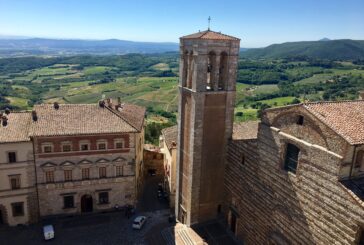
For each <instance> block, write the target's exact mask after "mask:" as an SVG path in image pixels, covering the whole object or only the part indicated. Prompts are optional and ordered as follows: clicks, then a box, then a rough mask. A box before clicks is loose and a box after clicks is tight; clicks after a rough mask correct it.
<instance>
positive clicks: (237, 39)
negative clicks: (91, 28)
mask: <svg viewBox="0 0 364 245" xmlns="http://www.w3.org/2000/svg"><path fill="white" fill-rule="evenodd" d="M207 32H214V33H217V34H220V35H223V36H226V37H229V38H231V39H230V40H226V39H218V38H208V39H207V40H219V41H240V40H241V39H240V38H238V37H234V36H230V35H227V34H224V33H221V32H217V31H212V30H210V29H207V30H205V31H199V32H196V33H192V34H189V35H185V36H182V37H180V38H179V39H180V40H181V39H201V37H202V36H203V35H204V34H206V33H207ZM197 33H204V34H202V36H200V37H188V36H190V35H194V34H197Z"/></svg>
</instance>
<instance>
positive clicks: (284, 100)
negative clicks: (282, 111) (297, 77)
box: [258, 96, 294, 106]
mask: <svg viewBox="0 0 364 245" xmlns="http://www.w3.org/2000/svg"><path fill="white" fill-rule="evenodd" d="M293 99H294V97H291V96H287V97H279V98H274V99H270V100H259V101H258V102H261V103H264V104H267V105H270V106H284V105H288V104H290V103H291V102H292V100H293Z"/></svg>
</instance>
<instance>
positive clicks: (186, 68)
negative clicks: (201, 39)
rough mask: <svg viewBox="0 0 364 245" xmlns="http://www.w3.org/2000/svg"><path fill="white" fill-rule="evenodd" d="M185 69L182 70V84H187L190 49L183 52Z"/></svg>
mask: <svg viewBox="0 0 364 245" xmlns="http://www.w3.org/2000/svg"><path fill="white" fill-rule="evenodd" d="M182 69H183V71H182V86H183V87H185V86H186V82H187V71H188V51H186V52H185V53H184V54H183V68H182Z"/></svg>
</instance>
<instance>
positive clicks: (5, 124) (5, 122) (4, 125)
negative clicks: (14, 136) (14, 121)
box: [2, 116, 8, 127]
mask: <svg viewBox="0 0 364 245" xmlns="http://www.w3.org/2000/svg"><path fill="white" fill-rule="evenodd" d="M2 125H3V127H6V126H7V125H8V118H7V117H6V116H2Z"/></svg>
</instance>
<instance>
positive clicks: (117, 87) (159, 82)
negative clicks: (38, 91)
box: [45, 77, 178, 111]
mask: <svg viewBox="0 0 364 245" xmlns="http://www.w3.org/2000/svg"><path fill="white" fill-rule="evenodd" d="M177 80H178V78H176V77H168V78H157V77H140V78H138V79H135V81H133V82H130V79H129V78H118V79H117V81H116V82H111V83H105V84H95V85H89V81H87V82H75V83H70V84H66V85H65V86H62V87H61V89H60V90H57V91H55V90H52V91H49V92H48V93H47V94H46V95H45V98H46V101H47V102H48V101H54V100H56V101H61V100H64V101H66V102H68V103H96V102H97V101H98V100H100V99H101V98H102V96H103V95H105V97H113V98H116V97H121V99H122V100H123V101H125V102H130V103H136V104H139V105H142V106H152V107H154V108H155V109H162V110H167V111H176V110H177V99H178V90H177V85H178V84H177Z"/></svg>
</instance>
